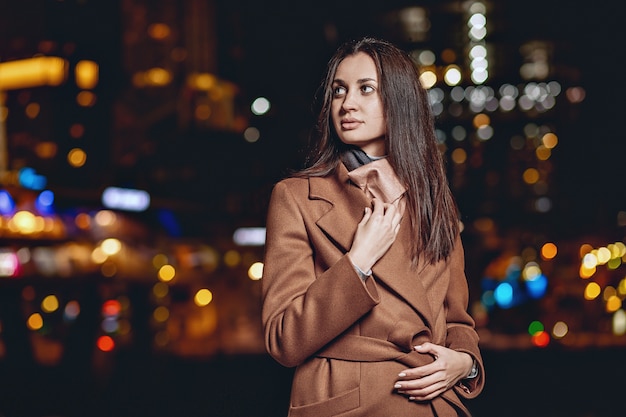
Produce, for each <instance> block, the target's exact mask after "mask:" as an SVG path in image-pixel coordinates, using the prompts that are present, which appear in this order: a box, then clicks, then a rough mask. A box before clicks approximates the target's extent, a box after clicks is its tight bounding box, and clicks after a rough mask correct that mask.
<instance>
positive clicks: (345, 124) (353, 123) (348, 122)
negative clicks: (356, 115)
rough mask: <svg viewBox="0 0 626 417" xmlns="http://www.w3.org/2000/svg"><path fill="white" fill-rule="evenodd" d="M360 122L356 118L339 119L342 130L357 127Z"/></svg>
mask: <svg viewBox="0 0 626 417" xmlns="http://www.w3.org/2000/svg"><path fill="white" fill-rule="evenodd" d="M360 124H361V121H360V120H357V119H342V120H341V128H342V129H343V130H353V129H356V128H357V127H359V126H360Z"/></svg>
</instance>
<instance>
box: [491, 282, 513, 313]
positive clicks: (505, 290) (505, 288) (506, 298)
mask: <svg viewBox="0 0 626 417" xmlns="http://www.w3.org/2000/svg"><path fill="white" fill-rule="evenodd" d="M493 295H494V297H495V299H496V303H498V305H499V306H500V307H502V308H509V307H511V306H513V287H512V286H511V284H509V283H508V282H502V283H500V285H498V286H497V287H496V290H495V291H494V293H493Z"/></svg>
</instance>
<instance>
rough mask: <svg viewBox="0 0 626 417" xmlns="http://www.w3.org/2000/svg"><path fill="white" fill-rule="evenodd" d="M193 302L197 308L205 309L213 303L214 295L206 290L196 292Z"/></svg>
mask: <svg viewBox="0 0 626 417" xmlns="http://www.w3.org/2000/svg"><path fill="white" fill-rule="evenodd" d="M193 301H194V303H196V305H197V306H199V307H204V306H206V305H209V304H210V303H211V301H213V293H212V292H211V291H210V290H208V289H206V288H202V289H200V290H198V291H197V292H196V295H195V296H194V297H193Z"/></svg>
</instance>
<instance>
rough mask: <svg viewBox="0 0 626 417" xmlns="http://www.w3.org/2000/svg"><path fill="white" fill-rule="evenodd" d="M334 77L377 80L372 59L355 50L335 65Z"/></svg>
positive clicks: (345, 79)
mask: <svg viewBox="0 0 626 417" xmlns="http://www.w3.org/2000/svg"><path fill="white" fill-rule="evenodd" d="M335 79H340V80H343V81H348V80H351V79H354V80H362V79H372V80H377V79H378V74H377V72H376V64H375V63H374V60H373V59H372V58H371V57H370V56H369V55H368V54H366V53H365V52H357V53H356V54H354V55H349V56H347V57H345V58H344V59H343V60H342V61H341V62H340V63H339V65H338V66H337V71H336V72H335Z"/></svg>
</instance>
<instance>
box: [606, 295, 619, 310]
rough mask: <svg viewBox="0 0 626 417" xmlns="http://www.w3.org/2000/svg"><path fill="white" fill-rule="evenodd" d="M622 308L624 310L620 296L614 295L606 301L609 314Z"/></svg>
mask: <svg viewBox="0 0 626 417" xmlns="http://www.w3.org/2000/svg"><path fill="white" fill-rule="evenodd" d="M620 308H622V300H621V299H620V298H619V297H618V296H616V295H613V296H611V297H609V299H608V300H606V311H607V313H614V312H616V311H617V310H619V309H620Z"/></svg>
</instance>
